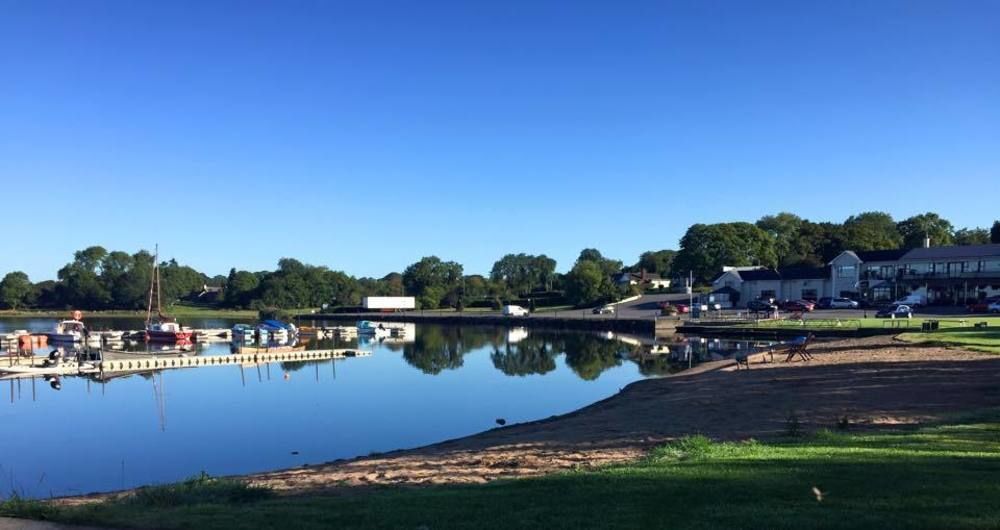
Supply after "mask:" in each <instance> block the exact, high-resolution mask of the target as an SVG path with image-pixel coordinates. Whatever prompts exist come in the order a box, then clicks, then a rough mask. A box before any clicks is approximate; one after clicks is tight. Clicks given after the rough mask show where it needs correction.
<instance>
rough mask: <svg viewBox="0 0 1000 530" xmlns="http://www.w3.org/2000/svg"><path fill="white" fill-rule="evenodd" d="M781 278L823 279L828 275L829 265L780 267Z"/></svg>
mask: <svg viewBox="0 0 1000 530" xmlns="http://www.w3.org/2000/svg"><path fill="white" fill-rule="evenodd" d="M778 274H779V275H780V276H781V279H782V280H823V279H826V278H829V277H830V267H782V268H780V269H778Z"/></svg>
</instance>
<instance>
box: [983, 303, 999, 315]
mask: <svg viewBox="0 0 1000 530" xmlns="http://www.w3.org/2000/svg"><path fill="white" fill-rule="evenodd" d="M986 311H987V312H989V313H1000V300H997V301H996V302H993V303H991V304H990V305H988V306H986Z"/></svg>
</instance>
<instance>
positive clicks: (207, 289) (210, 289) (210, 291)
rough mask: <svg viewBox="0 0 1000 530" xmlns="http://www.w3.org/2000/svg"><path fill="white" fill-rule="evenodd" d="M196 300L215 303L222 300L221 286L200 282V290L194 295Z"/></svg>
mask: <svg viewBox="0 0 1000 530" xmlns="http://www.w3.org/2000/svg"><path fill="white" fill-rule="evenodd" d="M195 300H197V301H198V302H205V303H215V302H219V301H221V300H222V287H216V286H214V285H205V284H202V286H201V291H200V292H198V293H197V295H196V296H195Z"/></svg>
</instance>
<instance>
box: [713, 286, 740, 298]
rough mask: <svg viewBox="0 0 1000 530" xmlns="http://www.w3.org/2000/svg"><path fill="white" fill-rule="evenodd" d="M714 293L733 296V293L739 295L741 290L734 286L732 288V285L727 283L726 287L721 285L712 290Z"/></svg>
mask: <svg viewBox="0 0 1000 530" xmlns="http://www.w3.org/2000/svg"><path fill="white" fill-rule="evenodd" d="M712 294H728V295H729V296H732V295H734V294H735V295H737V296H738V295H739V294H740V292H739V291H738V290H736V289H734V288H732V287H730V286H728V285H727V286H725V287H719V288H718V289H716V290H714V291H712Z"/></svg>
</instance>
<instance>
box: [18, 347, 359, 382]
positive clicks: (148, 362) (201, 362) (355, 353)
mask: <svg viewBox="0 0 1000 530" xmlns="http://www.w3.org/2000/svg"><path fill="white" fill-rule="evenodd" d="M370 355H371V352H370V351H366V350H353V349H335V350H300V351H270V352H266V351H264V352H254V353H236V354H232V355H192V356H190V357H181V356H177V355H170V356H158V355H149V354H136V355H135V356H134V358H132V359H113V360H102V361H94V362H93V364H92V366H93V367H92V368H91V367H88V368H86V369H80V370H79V371H78V372H73V373H67V370H66V369H67V368H69V366H65V365H66V364H69V363H70V362H67V363H64V366H53V367H51V373H52V374H58V375H75V374H76V373H80V374H86V373H115V372H129V371H137V370H143V371H145V370H170V369H174V368H198V367H204V366H227V365H242V366H247V365H254V364H262V363H274V362H285V361H303V362H306V361H323V360H328V359H343V358H349V357H367V356H370ZM44 360H45V358H43V357H33V358H25V359H23V360H17V361H14V362H13V363H12V366H13V367H20V368H25V367H29V366H30V367H33V369H32V373H33V374H34V375H40V374H46V373H47V372H46V369H47V367H45V366H42V365H41V363H42V362H43V361H44ZM24 361H28V362H24ZM29 362H30V364H29ZM36 362H38V364H35V363H36ZM4 364H6V363H4V362H2V361H0V375H2V374H10V375H15V376H16V375H20V374H17V373H15V372H16V371H19V370H17V368H13V369H11V370H4V368H5V366H4ZM75 364H76V363H75V361H72V365H75ZM72 365H70V366H72ZM22 373H23V374H24V375H29V374H27V373H24V372H22Z"/></svg>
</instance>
